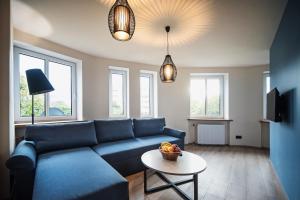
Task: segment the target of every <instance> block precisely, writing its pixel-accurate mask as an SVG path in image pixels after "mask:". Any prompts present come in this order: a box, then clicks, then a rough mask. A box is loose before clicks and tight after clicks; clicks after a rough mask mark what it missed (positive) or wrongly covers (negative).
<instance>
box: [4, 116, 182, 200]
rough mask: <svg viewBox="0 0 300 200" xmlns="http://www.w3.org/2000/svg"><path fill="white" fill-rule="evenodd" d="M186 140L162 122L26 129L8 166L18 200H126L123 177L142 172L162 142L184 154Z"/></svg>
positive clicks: (100, 122) (90, 123) (102, 122)
mask: <svg viewBox="0 0 300 200" xmlns="http://www.w3.org/2000/svg"><path fill="white" fill-rule="evenodd" d="M184 137H185V133H184V132H182V131H178V130H173V129H169V128H166V127H165V119H164V118H155V119H133V120H131V119H126V120H95V121H86V122H76V123H62V124H51V125H31V126H28V127H27V129H26V133H25V140H23V141H22V142H20V143H19V144H18V145H17V147H16V149H15V151H14V153H13V154H12V155H11V157H10V159H9V160H8V161H7V163H6V165H7V167H8V168H9V169H10V173H11V175H12V180H13V187H12V188H13V191H14V199H22V200H27V199H34V200H48V199H49V200H50V199H55V200H69V199H72V200H73V199H80V200H83V199H89V200H93V199H97V200H99V199H110V200H123V199H124V200H128V199H129V195H128V182H127V180H126V179H125V178H124V176H127V175H130V174H134V173H136V172H139V171H142V170H143V169H144V166H143V164H142V163H141V160H140V158H141V155H142V154H143V153H144V152H146V151H148V150H152V149H156V148H158V147H159V145H160V143H161V142H163V141H168V142H172V143H176V144H178V145H179V146H180V148H182V149H183V148H184Z"/></svg>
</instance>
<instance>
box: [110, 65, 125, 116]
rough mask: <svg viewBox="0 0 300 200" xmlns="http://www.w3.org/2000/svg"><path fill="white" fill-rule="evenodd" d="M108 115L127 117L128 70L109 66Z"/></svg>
mask: <svg viewBox="0 0 300 200" xmlns="http://www.w3.org/2000/svg"><path fill="white" fill-rule="evenodd" d="M109 70H110V75H109V117H117V118H126V117H129V96H128V94H129V70H128V68H121V67H109Z"/></svg>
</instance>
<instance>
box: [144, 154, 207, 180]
mask: <svg viewBox="0 0 300 200" xmlns="http://www.w3.org/2000/svg"><path fill="white" fill-rule="evenodd" d="M142 163H143V164H144V165H145V166H146V167H148V168H149V169H153V170H155V171H159V172H162V173H165V174H172V175H182V176H184V175H193V174H198V173H200V172H202V171H204V170H205V169H206V161H205V160H204V159H203V158H201V157H200V156H198V155H196V154H194V153H190V152H187V151H182V156H179V157H178V159H177V161H169V160H165V159H163V157H162V155H161V153H160V152H159V150H151V151H147V152H146V153H144V154H143V155H142Z"/></svg>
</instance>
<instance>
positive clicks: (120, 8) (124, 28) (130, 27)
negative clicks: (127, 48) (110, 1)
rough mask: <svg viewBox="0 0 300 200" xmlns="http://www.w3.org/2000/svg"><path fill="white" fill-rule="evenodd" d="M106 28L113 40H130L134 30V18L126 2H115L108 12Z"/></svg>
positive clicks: (121, 0)
mask: <svg viewBox="0 0 300 200" xmlns="http://www.w3.org/2000/svg"><path fill="white" fill-rule="evenodd" d="M108 26H109V30H110V33H111V35H112V36H113V38H115V39H116V40H119V41H127V40H130V39H131V37H132V36H133V33H134V29H135V17H134V13H133V11H132V10H131V8H130V6H129V4H128V2H127V0H116V2H115V4H114V5H113V6H112V8H111V9H110V11H109V15H108Z"/></svg>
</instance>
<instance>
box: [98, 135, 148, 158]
mask: <svg viewBox="0 0 300 200" xmlns="http://www.w3.org/2000/svg"><path fill="white" fill-rule="evenodd" d="M143 147H144V144H143V143H142V142H141V141H139V140H137V139H135V138H133V139H127V140H118V141H113V142H105V143H101V144H98V145H96V146H94V147H92V148H93V150H94V151H96V152H97V153H98V154H99V155H100V156H102V157H103V158H104V159H105V160H106V161H108V162H110V161H118V160H122V159H126V158H129V157H132V156H136V155H139V154H140V153H141V152H140V150H141V149H142V148H143Z"/></svg>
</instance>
